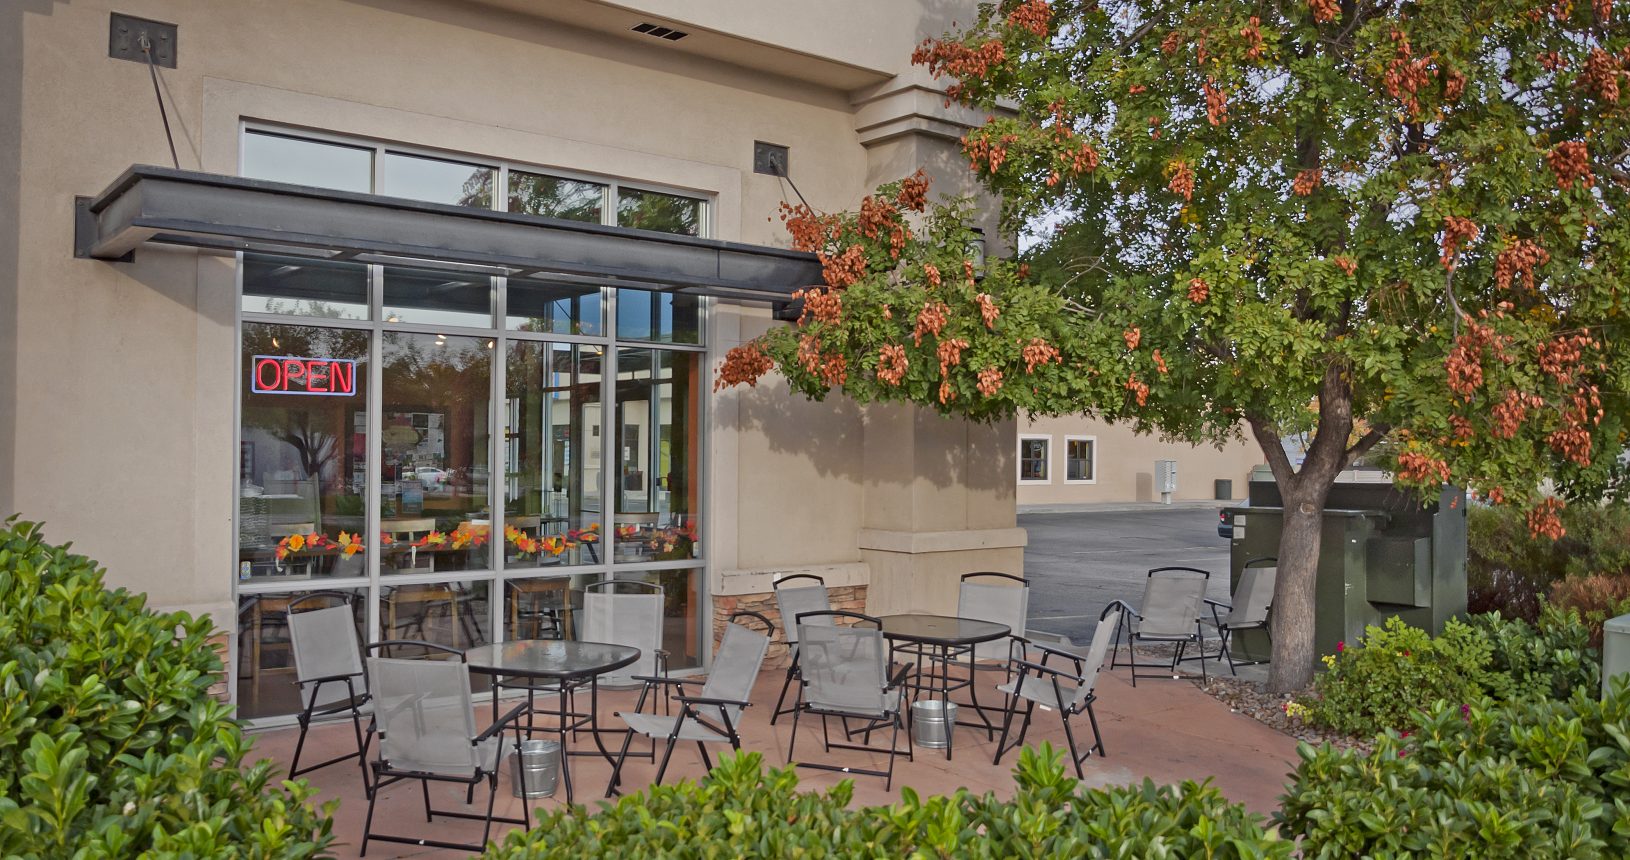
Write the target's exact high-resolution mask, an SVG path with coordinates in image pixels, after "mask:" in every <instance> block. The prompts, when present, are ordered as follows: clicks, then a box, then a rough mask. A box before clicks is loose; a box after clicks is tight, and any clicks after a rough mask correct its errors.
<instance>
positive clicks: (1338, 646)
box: [1336, 642, 1347, 654]
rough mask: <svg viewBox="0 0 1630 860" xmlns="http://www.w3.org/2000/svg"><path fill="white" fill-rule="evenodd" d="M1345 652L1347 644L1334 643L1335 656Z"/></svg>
mask: <svg viewBox="0 0 1630 860" xmlns="http://www.w3.org/2000/svg"><path fill="white" fill-rule="evenodd" d="M1346 650H1347V643H1346V642H1337V643H1336V653H1337V654H1340V653H1341V652H1343V651H1346Z"/></svg>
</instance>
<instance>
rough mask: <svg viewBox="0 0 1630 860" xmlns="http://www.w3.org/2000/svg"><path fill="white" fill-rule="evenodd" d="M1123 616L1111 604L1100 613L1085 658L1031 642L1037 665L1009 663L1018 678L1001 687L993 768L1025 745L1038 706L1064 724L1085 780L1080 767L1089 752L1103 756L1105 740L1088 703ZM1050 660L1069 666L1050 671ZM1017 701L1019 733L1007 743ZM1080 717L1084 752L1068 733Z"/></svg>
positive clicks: (1077, 767)
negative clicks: (1085, 735)
mask: <svg viewBox="0 0 1630 860" xmlns="http://www.w3.org/2000/svg"><path fill="white" fill-rule="evenodd" d="M1121 614H1122V613H1121V612H1120V611H1119V609H1118V608H1117V607H1116V606H1115V605H1114V604H1111V605H1109V606H1107V607H1105V608H1104V611H1103V614H1101V615H1099V616H1098V629H1097V630H1095V631H1093V634H1092V645H1091V646H1089V647H1088V649H1087V655H1086V656H1085V657H1082V656H1080V655H1079V654H1072V653H1070V652H1069V651H1064V650H1061V649H1058V648H1049V647H1048V646H1046V645H1041V644H1039V643H1035V642H1032V643H1030V647H1032V648H1035V649H1036V650H1038V651H1040V652H1041V654H1042V657H1041V660H1040V661H1039V662H1036V661H1031V660H1029V659H1022V658H1021V659H1015V660H1014V661H1013V663H1014V665H1015V666H1016V667H1017V668H1018V671H1019V676H1018V678H1017V679H1016V680H1014V681H1012V682H1009V683H1007V684H1003V685H1002V686H1001V688H1000V689H1001V691H1002V692H1004V693H1006V694H1007V697H1008V699H1007V715H1006V716H1005V717H1004V718H1003V720H1002V737H1001V739H1000V740H998V741H997V742H996V758H995V760H994V761H992V764H1001V763H1002V756H1003V755H1004V754H1005V753H1006V752H1007V751H1008V750H1011V749H1015V748H1017V747H1021V746H1024V736H1025V733H1026V732H1028V731H1030V722H1031V718H1032V717H1033V716H1034V715H1035V712H1036V706H1037V705H1040V706H1041V707H1042V709H1043V710H1051V711H1057V712H1058V718H1059V720H1060V721H1061V722H1062V723H1063V724H1064V738H1065V740H1066V741H1068V742H1069V747H1070V761H1071V762H1072V763H1074V764H1075V775H1076V778H1077V779H1085V778H1086V773H1085V772H1083V771H1082V769H1081V762H1083V761H1085V760H1086V759H1087V758H1088V757H1089V756H1091V755H1092V754H1093V753H1097V754H1098V755H1100V756H1102V755H1104V754H1105V753H1104V737H1103V735H1102V734H1101V733H1100V732H1099V731H1098V715H1097V714H1095V713H1093V710H1092V703H1093V702H1095V701H1097V699H1098V694H1097V692H1096V687H1097V684H1098V673H1099V670H1101V669H1102V668H1103V665H1104V657H1105V656H1106V655H1107V654H1108V652H1109V643H1110V641H1111V640H1113V639H1115V638H1116V634H1117V633H1118V631H1119V630H1120V625H1121ZM1054 657H1058V658H1062V659H1063V660H1065V661H1068V664H1067V665H1065V666H1060V665H1057V664H1055V665H1051V666H1049V665H1048V664H1047V661H1048V660H1050V659H1052V658H1054ZM1020 700H1023V701H1024V702H1025V704H1024V706H1023V707H1024V712H1023V716H1022V718H1021V722H1020V723H1019V733H1018V735H1017V736H1016V737H1014V740H1013V743H1011V744H1009V743H1008V742H1007V739H1008V737H1009V736H1010V732H1011V730H1012V727H1013V715H1014V714H1015V713H1018V711H1019V702H1020ZM1082 713H1085V714H1086V715H1087V721H1088V722H1089V723H1090V724H1091V725H1092V746H1090V747H1088V748H1087V751H1086V752H1078V751H1077V749H1076V743H1075V732H1074V731H1073V730H1072V729H1071V728H1070V718H1071V717H1074V716H1077V715H1079V714H1082Z"/></svg>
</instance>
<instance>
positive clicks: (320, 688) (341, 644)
mask: <svg viewBox="0 0 1630 860" xmlns="http://www.w3.org/2000/svg"><path fill="white" fill-rule="evenodd" d="M354 599H355V598H354V596H353V595H350V594H346V593H344V592H341V591H316V592H312V593H311V594H306V595H302V596H300V597H297V598H295V599H294V600H291V601H289V605H288V618H287V623H288V626H289V639H290V646H291V647H292V648H293V650H294V676H295V683H296V684H298V685H299V687H300V703H301V709H300V713H299V714H298V715H297V716H296V719H297V720H299V722H300V739H299V740H297V741H295V744H294V762H293V764H291V765H290V766H289V778H290V779H293V778H294V777H297V776H301V775H303V774H307V773H311V772H312V771H314V770H317V769H318V768H322V767H327V766H328V765H331V764H338V763H339V762H342V761H346V760H349V759H352V758H355V759H356V760H357V767H358V769H359V770H361V771H362V786H363V788H364V789H367V790H368V791H370V792H372V788H370V783H369V782H368V760H367V759H368V745H369V743H370V742H371V741H372V739H373V724H372V723H371V722H370V723H369V725H368V729H367V731H364V730H363V728H362V718H363V717H365V716H367V715H369V714H370V713H371V712H372V707H373V706H372V703H371V702H370V701H369V698H368V682H367V676H366V675H365V674H364V673H363V670H362V643H361V642H360V641H359V640H358V639H357V625H356V614H355V609H354V607H353V605H352V601H353V600H354ZM317 600H328V601H338V603H337V604H335V605H332V606H326V607H324V608H321V609H305V610H302V609H301V604H304V603H307V602H309V601H317ZM341 714H350V716H351V729H352V731H353V732H354V733H355V734H356V740H357V748H356V751H355V752H348V753H345V754H344V755H339V756H335V757H334V758H331V759H328V760H326V761H322V762H318V763H317V764H308V765H306V766H305V767H301V766H300V754H301V753H302V752H304V751H305V747H306V733H307V732H309V731H310V730H311V722H312V720H314V719H321V718H323V717H332V716H338V715H341Z"/></svg>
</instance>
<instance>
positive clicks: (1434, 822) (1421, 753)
mask: <svg viewBox="0 0 1630 860" xmlns="http://www.w3.org/2000/svg"><path fill="white" fill-rule="evenodd" d="M1419 725H1420V728H1419V729H1418V730H1417V731H1415V732H1414V733H1413V734H1411V735H1409V736H1408V737H1402V736H1400V735H1397V734H1394V733H1388V734H1387V735H1385V736H1383V737H1382V738H1380V739H1379V740H1378V742H1377V744H1376V746H1375V748H1374V750H1373V751H1371V752H1369V753H1367V754H1366V753H1362V752H1357V751H1351V750H1347V751H1342V750H1337V749H1334V748H1333V747H1331V746H1329V745H1324V746H1321V747H1318V748H1316V749H1315V748H1313V747H1311V746H1308V745H1307V744H1303V745H1302V746H1301V748H1300V755H1301V763H1300V764H1299V765H1298V766H1297V769H1296V772H1295V774H1294V781H1293V782H1292V783H1291V785H1290V787H1289V790H1288V793H1287V794H1286V795H1285V797H1284V798H1283V805H1282V808H1281V810H1280V812H1279V814H1278V815H1277V816H1275V818H1276V821H1277V822H1278V823H1279V825H1280V827H1281V830H1282V832H1283V833H1284V835H1285V836H1287V837H1299V838H1300V839H1301V843H1300V844H1301V848H1302V851H1303V855H1304V856H1306V857H1309V858H1336V857H1342V858H1345V857H1464V858H1523V860H1548V858H1570V860H1572V858H1594V857H1612V858H1616V857H1626V856H1630V801H1627V800H1626V798H1627V797H1630V735H1627V734H1626V728H1625V727H1626V726H1627V725H1630V682H1622V681H1621V682H1616V683H1615V686H1614V694H1613V695H1612V696H1610V697H1609V698H1608V700H1607V701H1606V702H1605V703H1604V702H1601V701H1598V700H1597V698H1596V696H1594V695H1592V694H1591V692H1590V691H1587V690H1584V689H1579V690H1576V691H1574V694H1573V696H1572V698H1570V699H1569V700H1567V701H1565V702H1559V701H1551V700H1546V701H1539V702H1528V703H1510V704H1506V705H1502V706H1495V705H1493V704H1492V703H1487V702H1485V703H1483V704H1480V705H1477V706H1473V707H1470V708H1465V709H1464V710H1463V708H1462V706H1460V705H1455V704H1450V703H1438V704H1437V705H1435V706H1434V707H1433V708H1432V709H1431V710H1430V712H1429V713H1424V714H1422V715H1421V717H1420V719H1419Z"/></svg>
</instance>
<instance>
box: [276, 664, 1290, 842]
mask: <svg viewBox="0 0 1630 860" xmlns="http://www.w3.org/2000/svg"><path fill="white" fill-rule="evenodd" d="M987 676H988V677H987ZM782 677H783V675H782V674H781V673H780V672H778V671H766V672H765V673H764V674H763V675H761V676H760V678H759V681H758V684H757V687H756V690H755V693H754V697H753V701H754V702H755V703H757V704H755V706H754V707H753V708H750V709H748V711H747V712H746V720H745V725H744V726H743V728H742V736H743V748H744V749H747V750H756V751H759V752H762V753H763V754H764V757H765V759H766V763H767V764H769V765H775V766H779V765H781V764H782V763H784V762H785V761H786V760H787V743H788V740H789V739H790V737H791V734H792V719H791V715H790V714H789V715H787V716H785V717H783V718H782V719H781V720H780V721H779V722H778V723H777V724H776V725H774V726H771V725H770V723H769V718H770V710H771V708H770V706H771V704H773V703H774V701H775V697H776V694H777V693H778V692H779V691H780V685H781V680H782ZM998 677H999V673H996V672H988V673H986V672H982V673H981V680H984V681H987V682H988V685H987V686H983V687H982V688H981V693H982V694H981V701H982V702H985V703H987V704H988V703H994V702H999V701H1000V697H999V694H996V693H995V691H994V689H993V687H994V684H995V683H996V679H997V678H998ZM986 689H990V695H989V696H986V695H984V694H983V691H984V690H986ZM1098 697H1099V701H1098V704H1097V706H1096V709H1097V713H1098V721H1099V725H1100V727H1101V728H1102V730H1103V736H1104V745H1105V747H1106V749H1107V751H1108V755H1107V756H1106V757H1104V758H1097V757H1094V758H1089V759H1088V760H1087V762H1086V763H1085V765H1084V768H1085V770H1086V777H1087V779H1086V782H1087V784H1088V785H1091V786H1111V785H1122V784H1126V783H1134V782H1141V781H1142V780H1143V779H1144V778H1145V777H1148V778H1150V779H1153V780H1155V781H1156V782H1180V781H1182V780H1185V779H1193V780H1202V779H1205V778H1207V777H1210V778H1212V780H1213V781H1214V783H1215V785H1216V786H1217V787H1218V788H1219V789H1220V790H1221V791H1222V792H1223V794H1225V795H1227V797H1228V798H1229V799H1230V800H1233V801H1236V802H1240V803H1244V804H1245V805H1246V806H1247V807H1248V808H1250V809H1251V810H1253V811H1255V812H1259V813H1264V814H1266V813H1268V812H1271V811H1272V810H1273V809H1274V808H1276V807H1277V806H1278V797H1279V795H1280V793H1281V792H1282V790H1283V787H1284V784H1285V777H1286V774H1287V773H1288V772H1289V771H1290V769H1291V766H1292V763H1293V762H1294V761H1295V757H1296V742H1295V741H1294V740H1293V739H1292V738H1290V737H1289V736H1287V735H1283V734H1280V733H1279V732H1277V731H1274V730H1273V729H1270V728H1268V727H1267V726H1264V725H1262V724H1261V723H1259V722H1257V721H1255V720H1253V719H1251V718H1249V717H1246V716H1244V715H1241V714H1236V713H1233V712H1231V711H1230V710H1229V709H1228V707H1227V706H1226V705H1224V704H1222V703H1221V702H1218V701H1217V700H1216V699H1213V698H1211V697H1210V696H1208V695H1206V694H1204V693H1202V692H1200V691H1199V690H1198V689H1196V688H1195V686H1194V685H1193V684H1191V683H1190V682H1188V681H1187V680H1181V681H1179V680H1144V679H1141V678H1140V679H1139V682H1138V686H1137V687H1136V688H1133V687H1132V685H1131V683H1130V681H1129V680H1128V679H1127V674H1126V670H1125V669H1120V670H1117V671H1115V672H1113V673H1110V672H1105V674H1104V675H1103V676H1102V677H1101V678H1100V680H1099V683H1098ZM586 698H587V697H586V696H585V697H582V698H580V699H579V702H580V704H581V703H582V702H585V701H586ZM963 700H964V701H965V700H966V699H965V693H964V697H963ZM633 701H634V694H633V693H631V692H609V693H608V692H605V691H602V694H601V702H600V713H601V715H602V719H601V724H602V725H603V726H613V725H620V724H621V723H620V721H618V720H617V719H616V717H614V716H612V715H611V714H612V711H614V710H616V709H618V708H624V709H626V708H628V707H630V706H631V705H632V704H633ZM541 706H542V700H540V707H541ZM506 709H507V706H506ZM477 716H478V721H477V722H478V724H480V725H484V724H485V723H486V721H488V720H490V718H491V711H490V709H489V708H488V707H487V706H486V705H485V704H483V706H482V707H480V708H479V709H478V710H477ZM959 716H960V717H962V718H967V717H968V716H969V715H968V714H967V713H966V712H964V713H963V714H961V715H959ZM1036 717H1037V719H1036V723H1035V725H1034V726H1032V728H1031V731H1030V736H1029V738H1028V739H1027V743H1029V744H1036V743H1040V742H1041V741H1044V740H1045V741H1051V742H1052V743H1053V744H1054V745H1055V746H1060V747H1062V746H1063V743H1064V733H1063V729H1062V728H1061V726H1060V724H1059V720H1058V715H1057V714H1056V713H1055V712H1046V713H1044V712H1042V711H1041V710H1040V709H1038V710H1037V712H1036ZM1072 728H1074V729H1075V730H1076V731H1077V735H1076V736H1077V738H1078V739H1081V742H1082V744H1083V746H1085V745H1086V744H1087V743H1090V738H1091V730H1090V728H1089V727H1088V724H1087V721H1086V720H1085V718H1084V717H1083V718H1080V719H1079V720H1078V722H1077V723H1076V724H1075V725H1074V726H1072ZM834 731H835V725H834ZM297 736H298V731H297V730H296V729H294V728H286V729H275V730H267V731H263V732H259V733H257V735H256V744H255V752H254V757H255V758H271V759H273V760H275V761H276V762H277V763H278V764H279V766H280V767H282V768H283V769H285V770H286V769H287V767H288V763H289V761H290V759H291V757H292V755H293V752H294V744H295V740H296V738H297ZM510 737H513V736H512V735H511V736H510ZM539 737H546V736H545V735H539ZM879 738H881V736H877V737H874V740H877V739H879ZM902 738H903V735H902ZM956 741H957V743H956V748H955V751H954V758H953V760H951V761H947V760H946V756H945V752H944V751H943V750H930V749H918V750H916V759H915V761H907V760H906V759H905V757H904V756H902V757H900V759H899V760H898V761H897V763H896V767H895V776H894V788H893V790H892V791H885V790H884V787H883V780H882V779H881V778H877V777H869V776H854V777H850V778H852V779H853V780H854V783H855V793H854V802H855V803H856V804H859V805H878V804H888V803H893V802H895V801H896V800H898V798H899V791H900V788H901V787H903V786H911V787H912V788H914V789H916V790H917V791H918V792H919V793H920V794H924V795H927V794H947V793H950V792H952V791H954V790H955V789H956V788H957V787H965V788H968V789H969V790H971V791H974V792H976V793H983V792H986V791H993V792H995V793H996V794H997V795H998V796H1003V797H1006V796H1009V795H1011V794H1012V792H1013V788H1014V785H1013V777H1012V773H1011V770H1012V767H1013V765H1014V764H1015V762H1016V761H1017V758H1018V755H1017V753H1009V754H1008V755H1006V756H1004V757H1003V759H1002V764H1001V765H992V764H991V756H992V754H993V753H994V751H995V743H994V741H991V740H987V738H986V736H985V733H984V731H983V730H982V729H971V728H967V727H959V728H958V729H957V734H956ZM637 744H638V742H636V748H637ZM571 746H572V748H573V749H574V750H582V749H589V750H592V749H595V746H594V743H593V741H592V740H591V739H590V738H588V737H587V736H584V737H582V738H581V739H580V740H577V741H573V742H572V744H571ZM355 747H356V742H355V740H354V739H353V735H352V729H351V725H350V722H349V721H345V722H343V723H328V724H324V725H321V726H319V727H316V728H313V729H312V732H311V735H310V737H309V738H308V739H307V741H306V750H305V752H304V753H303V754H302V760H303V761H305V762H307V763H310V762H315V761H321V760H323V759H324V758H328V757H331V756H334V755H338V754H341V753H344V752H346V751H347V750H351V749H355ZM717 750H725V751H728V747H723V746H719V747H710V749H709V753H710V754H713V755H717ZM613 751H615V747H613ZM797 751H798V753H799V756H800V758H802V759H804V760H806V761H809V760H822V756H823V754H822V751H821V745H820V734H819V725H818V724H817V723H816V722H814V721H812V720H808V719H806V720H805V721H804V724H803V726H802V727H801V728H800V730H799V736H798V750H797ZM830 760H831V761H834V762H836V763H839V764H849V765H852V766H857V767H881V766H883V765H885V764H886V761H885V757H884V756H875V757H873V756H870V755H869V754H867V753H857V752H849V751H842V750H834V751H833V752H832V754H831V759H830ZM571 766H572V777H573V782H574V787H575V789H576V791H575V795H574V800H575V801H576V802H577V803H580V804H586V805H588V806H589V807H590V808H598V807H597V803H598V802H599V801H600V799H601V798H602V796H603V795H604V793H605V789H606V781H607V779H609V777H610V774H611V766H610V764H609V763H608V762H607V761H606V760H605V759H603V758H601V757H600V756H598V755H594V756H582V755H579V756H573V757H572V762H571ZM655 773H656V767H655V765H654V764H653V763H652V762H651V761H649V760H641V759H636V758H632V757H630V758H629V761H628V764H627V765H626V766H625V767H624V783H623V784H624V788H625V790H629V791H633V790H637V789H639V788H641V787H643V786H645V785H646V784H648V783H649V782H650V780H651V778H652V777H653V776H654V775H655ZM703 773H704V771H703V767H702V763H701V757H700V756H699V755H698V753H697V751H696V746H695V745H694V744H688V745H681V746H680V747H678V748H677V749H676V750H675V751H674V755H673V761H672V763H671V764H670V765H669V769H668V775H667V776H666V777H665V780H664V781H665V782H672V781H675V780H676V779H681V778H685V779H696V778H699V777H701V776H702V775H703ZM844 778H846V777H845V775H843V774H837V773H830V772H825V771H818V770H811V769H807V768H802V769H800V770H799V782H800V785H801V786H802V787H803V788H806V789H811V790H813V789H820V788H825V787H828V786H831V785H834V784H836V783H837V782H838V781H839V780H841V779H844ZM305 779H307V780H308V781H309V782H310V783H311V784H312V785H313V786H314V787H316V788H317V789H318V795H317V798H316V800H317V801H318V802H321V801H326V800H330V799H338V800H339V801H340V805H339V809H338V811H337V812H336V814H335V826H334V832H335V836H336V840H335V845H334V852H335V854H337V855H338V856H339V857H356V856H358V849H359V847H360V845H361V840H362V825H363V819H364V817H365V815H366V813H367V808H368V803H367V798H366V797H365V796H364V794H363V791H362V776H361V772H360V771H359V769H358V768H357V766H356V762H355V761H354V760H353V761H348V762H343V763H340V764H335V765H330V766H328V767H326V768H323V769H321V770H318V771H315V772H313V773H310V774H307V775H306V776H305ZM509 779H510V776H509V774H508V772H507V770H506V772H505V773H504V774H503V775H502V776H500V778H499V784H498V791H499V795H498V801H497V814H498V815H501V816H514V817H520V813H521V805H520V804H521V801H520V800H518V799H516V798H514V797H511V792H510V782H509ZM485 794H486V789H485V786H484V785H483V786H482V787H481V788H479V789H478V790H477V792H476V803H475V804H474V805H473V806H471V807H465V806H464V790H463V787H462V786H456V785H452V784H440V785H438V784H432V785H431V796H432V799H433V802H434V803H435V806H436V808H438V809H456V810H468V811H481V810H484V809H485V800H486V798H485ZM564 796H565V791H564V789H563V788H562V789H560V790H558V791H557V792H556V795H555V797H552V798H546V799H541V800H535V801H532V804H533V807H534V808H541V809H543V810H546V811H548V810H554V809H558V808H559V807H560V806H561V805H562V802H563V799H564ZM481 826H482V825H481V823H480V822H471V821H461V820H458V819H443V818H440V817H438V818H437V819H436V821H435V823H434V824H426V823H425V821H424V813H423V800H422V798H421V794H420V788H419V785H418V784H417V782H404V783H399V784H396V785H393V786H390V787H388V788H386V789H385V791H384V792H383V793H382V794H381V796H380V800H379V804H378V810H377V812H376V813H375V828H376V830H379V831H383V832H390V833H401V834H406V835H413V836H426V837H432V838H436V839H442V840H447V841H466V840H467V841H471V842H474V841H478V840H479V839H480V836H481ZM511 827H512V825H502V824H495V825H494V828H493V832H494V838H495V839H501V834H502V833H503V832H505V831H507V830H508V829H510V828H511ZM368 856H369V857H459V856H464V855H462V854H461V853H459V852H454V851H444V850H438V849H431V848H422V847H416V846H409V845H394V844H391V843H385V842H371V843H370V844H369V846H368Z"/></svg>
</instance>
